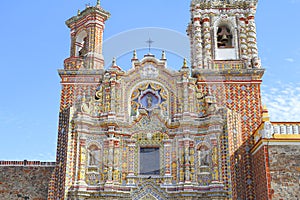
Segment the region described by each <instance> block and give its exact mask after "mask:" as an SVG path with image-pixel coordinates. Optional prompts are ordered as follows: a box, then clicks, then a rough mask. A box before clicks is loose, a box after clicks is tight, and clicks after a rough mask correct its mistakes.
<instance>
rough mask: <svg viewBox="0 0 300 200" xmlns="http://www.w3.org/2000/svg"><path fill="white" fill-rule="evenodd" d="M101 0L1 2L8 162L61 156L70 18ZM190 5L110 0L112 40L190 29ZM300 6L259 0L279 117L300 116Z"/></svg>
mask: <svg viewBox="0 0 300 200" xmlns="http://www.w3.org/2000/svg"><path fill="white" fill-rule="evenodd" d="M124 2H126V3H124ZM95 3H96V0H93V1H91V0H87V1H79V0H72V1H71V0H59V1H58V0H51V1H37V0H35V1H34V0H28V1H4V2H2V3H1V7H2V11H1V13H0V18H1V19H2V20H1V23H0V24H1V31H0V38H2V40H1V46H2V47H1V48H0V58H1V75H2V76H1V78H0V89H1V90H0V91H1V100H0V101H1V104H0V136H1V141H2V142H1V145H0V152H1V153H0V160H23V159H28V160H55V152H56V140H57V124H58V110H59V99H60V83H59V82H60V80H59V76H58V74H57V69H60V68H63V60H64V59H65V58H67V57H68V56H69V47H70V39H69V30H68V28H67V27H66V26H65V24H64V22H65V20H67V19H68V18H70V17H71V16H74V15H76V13H77V10H78V9H81V10H82V9H84V7H85V4H91V5H95ZM189 4H190V2H189V1H188V0H185V1H183V0H182V1H178V2H177V1H173V0H163V1H161V0H152V1H144V0H130V1H115V0H110V1H108V0H103V1H101V5H102V7H104V8H105V9H106V10H107V11H109V12H110V13H111V15H112V16H111V18H110V19H109V20H108V21H107V23H106V29H105V35H104V39H108V38H111V37H113V36H114V35H117V34H119V33H120V32H124V31H128V30H132V29H136V28H143V27H159V28H167V29H172V30H174V31H177V32H180V33H182V34H185V30H186V26H187V24H188V22H189V19H190V13H189ZM299 7H300V0H285V1H274V0H273V1H272V0H260V1H259V6H258V10H257V16H256V22H257V36H258V45H259V54H260V57H261V59H262V63H263V67H264V68H266V69H267V71H266V73H265V76H264V83H263V86H262V90H263V97H264V103H265V104H267V106H268V108H269V111H270V114H271V119H272V120H280V121H289V120H290V121H296V120H298V121H300V114H299V113H300V105H299V104H300V103H299V102H300V81H299V78H298V77H299V75H300V59H299V57H300V39H299V37H298V35H299V32H300V26H299V22H298V19H300V13H299V11H298V9H299ZM147 39H148V38H145V40H147ZM145 46H146V44H145ZM116 56H118V55H116ZM140 57H141V55H140ZM106 62H109V61H106ZM181 64H182V63H178V66H173V67H174V68H175V69H176V68H178V67H180V65H181Z"/></svg>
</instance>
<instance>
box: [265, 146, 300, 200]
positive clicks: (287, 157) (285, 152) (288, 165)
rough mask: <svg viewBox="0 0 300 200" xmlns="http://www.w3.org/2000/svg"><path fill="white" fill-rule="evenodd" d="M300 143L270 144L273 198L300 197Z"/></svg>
mask: <svg viewBox="0 0 300 200" xmlns="http://www.w3.org/2000/svg"><path fill="white" fill-rule="evenodd" d="M299 152H300V143H299V145H290V146H289V145H280V146H275V145H274V146H272V144H270V147H269V154H270V174H271V180H272V182H271V187H272V193H273V194H272V200H281V199H282V200H285V199H288V200H299V199H300V153H299Z"/></svg>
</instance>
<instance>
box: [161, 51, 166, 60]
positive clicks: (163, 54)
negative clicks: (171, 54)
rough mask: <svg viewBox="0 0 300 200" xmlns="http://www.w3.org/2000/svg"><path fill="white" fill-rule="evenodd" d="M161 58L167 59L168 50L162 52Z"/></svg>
mask: <svg viewBox="0 0 300 200" xmlns="http://www.w3.org/2000/svg"><path fill="white" fill-rule="evenodd" d="M161 60H166V52H165V51H162V52H161Z"/></svg>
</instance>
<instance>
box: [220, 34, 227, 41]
mask: <svg viewBox="0 0 300 200" xmlns="http://www.w3.org/2000/svg"><path fill="white" fill-rule="evenodd" d="M221 42H228V38H227V35H226V34H223V36H222V39H221Z"/></svg>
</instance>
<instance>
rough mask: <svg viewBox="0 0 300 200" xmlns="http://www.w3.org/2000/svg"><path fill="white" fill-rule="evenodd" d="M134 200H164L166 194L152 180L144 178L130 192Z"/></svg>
mask: <svg viewBox="0 0 300 200" xmlns="http://www.w3.org/2000/svg"><path fill="white" fill-rule="evenodd" d="M132 199H134V200H166V199H169V196H168V194H167V193H166V192H165V191H163V190H162V189H161V188H160V187H159V186H158V185H156V183H155V182H154V181H153V180H151V179H150V180H146V181H144V182H143V183H142V184H140V185H139V187H138V188H137V189H136V190H135V191H134V192H133V193H132Z"/></svg>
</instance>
